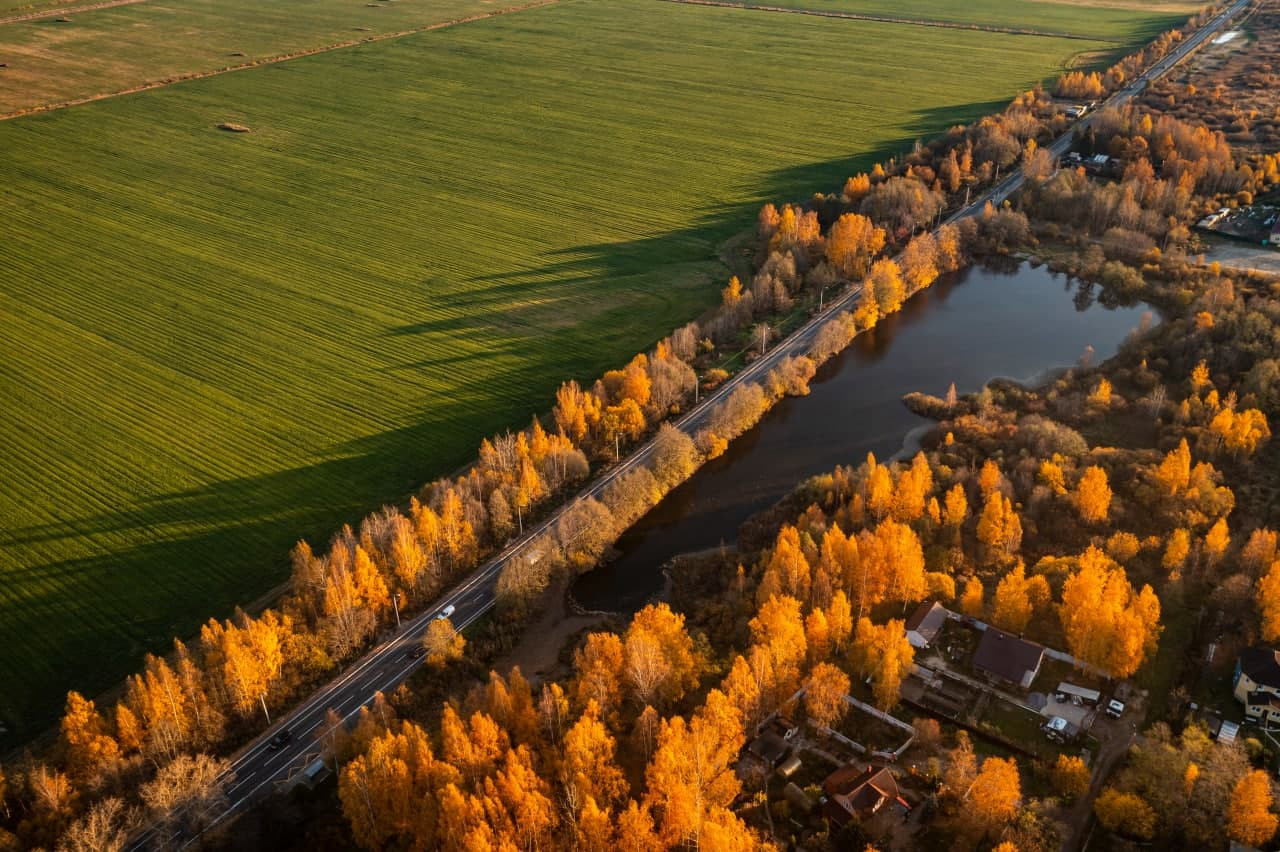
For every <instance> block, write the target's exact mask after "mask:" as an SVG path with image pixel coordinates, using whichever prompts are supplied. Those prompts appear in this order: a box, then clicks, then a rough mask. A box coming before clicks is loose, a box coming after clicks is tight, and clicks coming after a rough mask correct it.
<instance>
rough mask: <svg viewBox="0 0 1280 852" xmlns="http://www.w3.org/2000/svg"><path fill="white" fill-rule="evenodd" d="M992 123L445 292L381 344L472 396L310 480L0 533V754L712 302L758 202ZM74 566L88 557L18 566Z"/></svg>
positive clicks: (257, 484) (812, 171)
mask: <svg viewBox="0 0 1280 852" xmlns="http://www.w3.org/2000/svg"><path fill="white" fill-rule="evenodd" d="M1000 106H1001V104H993V103H975V104H969V105H964V106H956V107H949V108H942V109H936V110H927V111H920V112H918V113H916V115H915V117H914V121H913V123H912V125H911V126H910V127H909V132H908V133H906V134H904V135H903V136H902V137H901V138H899V139H898V140H896V141H895V142H893V143H891V144H888V145H884V146H881V147H879V148H878V149H876V150H874V151H870V152H867V153H865V154H860V155H858V156H851V157H843V158H837V159H832V160H826V161H822V162H812V163H807V164H802V165H797V166H794V167H791V168H787V169H782V170H779V171H776V172H774V173H772V174H770V175H768V176H767V177H766V178H765V179H764V180H763V181H762V182H760V184H759V185H754V186H750V187H726V190H725V193H724V194H725V195H735V196H738V197H741V198H743V199H745V200H743V201H740V202H732V203H719V204H713V205H708V206H707V207H706V208H705V209H704V210H702V211H700V218H699V220H698V221H697V223H696V224H695V225H693V226H691V227H689V228H685V229H681V230H678V231H673V232H670V233H663V234H657V235H653V236H648V237H645V238H642V239H638V240H631V241H623V242H616V243H602V244H593V245H581V246H578V247H576V248H573V249H571V250H566V251H561V252H557V253H554V254H548V256H547V257H546V262H545V263H544V264H543V265H542V266H540V267H538V268H536V269H533V270H527V271H523V272H518V273H513V274H509V275H493V276H487V277H484V278H481V279H478V281H479V282H480V283H483V284H484V286H483V287H478V288H460V291H459V292H456V293H455V294H451V296H450V299H451V303H450V306H449V307H450V309H451V311H450V313H451V316H450V317H449V318H447V319H441V320H436V319H432V320H430V321H419V320H415V319H414V318H413V317H405V322H404V323H403V324H402V325H399V326H396V327H393V328H391V329H389V330H388V331H387V332H386V333H387V335H388V336H389V337H395V336H412V335H425V334H431V333H436V334H438V333H440V332H447V333H449V334H451V335H455V336H457V337H458V338H460V339H467V340H469V341H474V340H477V339H480V340H484V341H485V345H486V347H487V348H486V349H485V350H484V352H485V354H486V355H487V356H493V357H492V361H491V362H487V363H486V369H487V368H488V367H489V366H492V369H491V370H488V372H486V374H485V379H484V381H482V382H475V383H471V384H467V383H465V382H463V383H460V384H457V385H456V386H454V387H451V389H450V390H449V392H448V393H447V394H445V393H439V394H436V397H437V398H436V399H433V401H432V403H431V405H430V406H429V407H428V408H425V409H424V410H422V411H421V412H419V414H418V416H417V417H416V418H415V419H414V421H413V422H412V423H411V424H409V425H406V426H403V427H399V428H389V429H385V430H384V431H381V432H379V433H377V434H373V435H370V436H368V437H364V438H361V439H358V440H354V441H350V442H347V443H345V444H342V445H339V446H334V447H329V448H325V450H324V451H323V452H322V453H321V454H320V455H321V457H320V458H318V460H316V461H315V462H314V463H311V464H306V465H302V466H298V467H295V468H291V469H286V470H277V471H273V472H271V473H268V474H264V475H260V476H249V477H232V478H227V479H223V480H219V481H214V482H209V483H208V484H206V485H204V486H202V487H198V488H191V489H185V490H181V491H172V492H168V493H159V494H155V495H153V496H150V497H144V498H141V499H139V500H137V501H135V502H133V503H131V504H129V505H123V506H118V507H114V508H110V509H107V510H104V511H101V512H98V513H95V514H87V515H81V516H74V517H65V518H63V519H60V520H58V521H56V522H51V523H45V524H40V525H31V526H27V527H24V528H17V529H15V528H3V527H0V581H2V582H3V587H7V588H8V589H11V590H14V591H13V592H12V593H9V594H6V593H5V592H4V589H3V588H0V683H4V684H5V688H4V690H3V692H4V694H3V696H0V722H3V723H5V724H7V725H8V727H9V729H10V730H9V733H8V734H7V735H4V736H3V737H0V747H5V746H8V745H11V744H17V743H18V742H21V741H22V740H23V739H24V738H25V737H27V736H29V735H30V734H32V733H34V732H36V731H37V730H39V729H40V728H41V727H43V726H45V725H48V724H50V723H51V722H52V721H53V720H54V719H55V718H56V714H57V713H58V711H59V710H60V708H61V705H62V700H63V696H64V694H65V691H66V690H67V689H78V690H80V691H82V692H84V693H86V694H90V695H92V694H95V693H97V692H98V691H100V690H102V689H105V688H108V687H111V686H113V685H115V684H117V683H118V682H119V681H120V680H121V679H122V678H123V677H124V676H125V675H127V674H129V673H131V672H133V671H135V670H137V668H138V667H139V665H140V664H141V661H142V657H143V655H144V653H146V652H164V651H166V650H167V649H168V648H169V647H170V643H171V640H172V637H173V636H180V637H188V638H189V637H191V636H193V635H194V634H196V633H197V631H198V629H199V625H200V624H201V623H203V622H205V621H207V620H208V619H209V618H210V617H217V618H225V617H227V616H228V615H230V614H231V612H232V610H233V609H234V607H235V606H236V605H237V604H246V603H249V602H251V601H253V600H254V599H256V598H258V597H259V596H261V595H262V594H263V593H265V592H267V591H268V590H270V589H272V588H274V587H275V586H276V585H278V584H279V583H280V582H282V581H283V580H284V579H286V578H287V576H288V552H289V549H290V548H291V547H292V545H293V544H294V542H296V541H297V540H298V539H300V538H305V539H307V540H308V541H310V542H311V543H312V545H313V546H314V548H315V549H316V550H318V551H322V550H325V549H327V543H328V541H329V539H330V537H331V536H332V535H333V534H334V533H335V532H336V531H337V530H338V529H339V528H340V526H341V525H342V524H343V523H351V524H352V525H353V526H354V525H357V524H358V523H359V522H360V520H361V518H362V517H364V516H365V515H366V514H368V513H369V512H371V511H373V510H375V509H377V508H378V507H379V506H380V505H383V504H385V503H398V504H402V503H403V502H405V501H406V499H407V496H408V495H409V494H411V493H414V492H415V491H416V490H417V489H418V488H420V487H421V486H422V485H423V484H425V483H427V482H428V481H430V480H431V479H433V478H436V477H439V476H441V475H447V474H448V473H449V472H450V471H452V470H455V469H456V468H457V467H458V466H459V465H461V464H463V463H465V462H467V461H469V460H470V459H472V458H473V457H474V454H475V448H476V446H477V445H478V443H479V441H480V439H481V438H482V437H484V436H485V435H489V434H493V433H495V432H497V431H500V430H502V429H504V428H519V427H522V426H524V425H525V424H527V423H528V422H529V418H530V417H531V416H532V415H533V414H534V413H546V412H547V411H549V410H550V408H551V406H552V404H553V402H554V391H555V388H556V387H557V386H558V385H559V384H560V382H561V381H563V380H565V379H567V378H577V379H579V380H590V379H592V378H594V377H595V376H597V375H599V373H600V372H601V371H603V370H604V369H606V368H610V367H614V366H618V365H620V364H621V363H622V362H623V361H625V360H626V358H629V357H630V356H631V354H633V353H634V352H636V351H640V350H642V349H645V348H647V347H649V346H651V345H652V344H653V342H654V341H655V340H656V339H657V338H658V337H660V336H662V335H663V334H665V333H666V332H668V331H669V330H670V328H672V327H675V326H676V325H678V324H681V323H683V322H685V321H687V320H688V319H692V317H691V316H688V315H687V313H688V305H689V304H690V303H691V297H690V295H689V294H690V293H691V292H696V293H697V296H696V299H693V301H697V303H698V304H702V305H710V304H712V303H713V302H714V301H715V299H716V295H717V293H718V290H719V288H720V286H722V284H723V280H722V279H723V277H725V275H726V274H727V273H725V272H724V269H723V267H721V266H719V265H718V264H717V263H716V253H717V252H718V251H719V250H720V248H721V247H722V245H723V243H724V242H725V241H726V240H727V239H728V238H730V237H732V236H733V235H735V234H737V233H740V232H742V231H744V230H748V229H751V228H752V227H753V226H754V222H755V219H756V215H757V213H758V210H759V207H760V205H761V203H762V202H763V201H765V200H768V201H774V202H779V203H780V202H784V201H799V200H804V199H807V198H809V197H810V196H811V195H812V194H813V193H814V192H839V190H840V187H841V186H842V184H843V182H844V180H845V178H847V177H848V176H850V175H852V174H855V173H857V172H859V171H865V170H868V169H869V168H870V167H871V166H872V165H873V164H874V163H875V162H877V161H879V160H882V159H885V158H887V157H889V156H892V155H898V156H901V155H903V154H905V153H907V152H909V151H910V150H911V147H912V144H913V143H914V142H915V140H916V138H918V137H920V138H927V137H928V136H931V135H937V134H938V133H939V132H940V131H942V130H944V129H945V128H946V127H948V126H950V125H952V124H956V123H961V122H963V121H967V120H972V119H973V118H974V117H976V116H978V115H982V114H984V113H986V112H990V111H992V110H993V109H997V108H999V107H1000ZM602 215H607V213H602ZM656 285H661V286H656ZM679 288H683V289H682V290H681V292H680V293H678V294H677V293H675V292H674V291H675V290H676V289H679ZM584 299H585V300H588V301H586V302H584ZM516 302H519V304H520V306H519V307H517V308H513V307H512V305H513V303H516ZM584 304H588V305H589V307H590V310H588V311H584V310H583V308H582V306H583V305H584ZM682 311H683V313H682ZM663 323H667V324H666V325H663ZM549 337H550V338H551V344H550V345H549V341H548V338H549ZM476 351H477V350H476V349H475V348H474V347H472V348H470V349H468V348H467V347H459V350H458V352H450V351H447V348H442V349H441V350H440V351H439V352H437V351H436V350H434V349H432V350H429V351H428V352H426V353H424V354H425V355H426V356H428V357H423V358H420V359H416V358H415V359H413V360H405V361H404V362H403V363H399V364H394V365H392V366H390V367H387V368H384V369H391V370H396V371H407V372H413V373H418V374H421V375H424V376H426V375H432V374H435V373H439V372H442V371H448V370H450V369H456V368H457V366H458V364H459V363H460V362H469V361H472V360H473V359H474V358H475V357H476V354H475V353H476ZM459 423H465V424H466V428H459V425H458V424H459ZM72 549H74V550H76V551H78V552H82V553H88V554H94V555H89V556H85V557H83V558H76V559H64V560H61V561H59V560H57V559H56V558H48V559H45V560H39V561H33V560H32V558H31V556H30V554H54V553H59V552H60V551H63V550H72ZM18 553H21V554H22V558H21V559H19V558H15V557H16V555H17V554H18ZM33 661H34V662H33Z"/></svg>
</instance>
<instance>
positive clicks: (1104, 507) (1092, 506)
mask: <svg viewBox="0 0 1280 852" xmlns="http://www.w3.org/2000/svg"><path fill="white" fill-rule="evenodd" d="M1075 504H1076V509H1078V510H1079V512H1080V517H1081V519H1082V520H1084V521H1085V522H1086V523H1098V522H1100V521H1105V520H1106V519H1107V512H1108V510H1109V509H1110V508H1111V486H1110V485H1108V484H1107V472H1106V471H1105V470H1103V469H1102V468H1100V467H1097V466H1096V465H1095V466H1091V467H1089V468H1088V469H1086V470H1085V472H1084V474H1083V475H1082V476H1081V477H1080V482H1079V483H1077V485H1076V494H1075Z"/></svg>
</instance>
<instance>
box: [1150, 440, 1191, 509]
mask: <svg viewBox="0 0 1280 852" xmlns="http://www.w3.org/2000/svg"><path fill="white" fill-rule="evenodd" d="M1155 479H1156V482H1158V483H1159V484H1160V487H1161V489H1163V490H1164V492H1165V494H1167V495H1168V496H1169V497H1176V496H1178V495H1179V494H1181V493H1182V492H1184V491H1186V490H1187V485H1188V483H1190V481H1191V449H1190V448H1189V447H1188V446H1187V439H1186V438H1183V439H1182V440H1181V441H1180V442H1179V443H1178V446H1177V447H1176V448H1174V449H1172V450H1170V451H1169V452H1168V454H1167V455H1165V457H1164V461H1162V462H1160V465H1159V466H1158V467H1157V468H1156V471H1155Z"/></svg>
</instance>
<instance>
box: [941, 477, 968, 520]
mask: <svg viewBox="0 0 1280 852" xmlns="http://www.w3.org/2000/svg"><path fill="white" fill-rule="evenodd" d="M944 505H945V509H944V511H943V515H942V517H943V518H944V520H946V522H947V525H948V526H951V527H959V526H960V525H961V524H963V523H964V520H965V518H967V517H968V516H969V500H968V498H967V497H965V494H964V486H962V485H960V483H956V484H955V485H953V486H951V489H950V490H949V491H948V492H947V498H946V501H945V504H944Z"/></svg>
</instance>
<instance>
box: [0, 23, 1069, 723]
mask: <svg viewBox="0 0 1280 852" xmlns="http://www.w3.org/2000/svg"><path fill="white" fill-rule="evenodd" d="M1081 44H1082V43H1081V42H1078V41H1055V40H1052V39H1044V38H1035V39H1034V41H1033V43H1028V41H1026V40H1025V37H1017V36H1007V35H993V34H988V33H975V32H966V31H954V30H943V29H929V28H921V27H911V26H901V27H900V26H889V25H882V24H867V23H858V22H848V21H833V20H830V19H822V18H813V17H806V16H799V15H766V14H762V13H753V12H743V11H738V10H730V9H712V8H705V7H692V6H676V5H672V4H666V3H658V2H653V0H614V1H613V2H609V3H604V2H589V0H580V1H579V2H567V3H564V4H561V5H556V6H551V7H546V8H544V9H540V10H536V11H529V12H522V13H519V14H514V15H507V16H503V17H499V18H493V19H489V20H487V21H484V22H482V23H478V24H470V25H465V26H460V27H454V28H450V29H446V30H439V31H436V32H432V33H428V34H423V35H419V36H410V37H406V38H402V39H396V40H392V41H386V42H381V43H379V44H376V45H368V46H363V47H356V48H351V49H348V50H343V51H337V52H333V53H327V54H323V55H318V56H315V57H311V58H307V59H302V60H296V61H291V62H287V63H280V64H276V65H271V66H267V67H264V68H261V69H257V70H254V71H248V72H243V73H237V74H229V75H224V76H220V77H212V78H207V79H204V80H199V81H194V82H191V83H184V84H181V85H177V86H173V87H168V88H165V89H159V90H155V91H151V92H147V93H145V94H141V95H132V96H126V97H121V98H114V99H110V100H106V101H100V102H97V103H94V104H91V105H88V106H84V107H77V108H74V109H68V110H61V111H57V112H51V113H44V114H39V115H34V116H30V117H26V118H21V119H16V120H13V121H9V122H3V123H0V171H3V173H4V174H5V176H6V180H5V181H4V184H3V185H2V186H0V206H2V207H3V209H4V210H5V211H6V220H5V225H4V228H5V244H4V247H3V250H2V251H0V322H3V324H4V327H5V328H6V330H7V333H6V334H5V335H0V398H3V399H5V401H6V404H7V415H6V418H5V419H4V421H3V422H2V423H0V518H3V519H4V524H3V528H2V529H0V683H3V684H4V689H3V692H2V693H0V717H2V718H3V719H5V720H6V721H9V722H12V723H16V724H17V725H19V726H20V725H22V724H28V725H29V724H34V723H38V722H43V721H47V720H48V718H49V716H50V713H51V712H52V711H53V710H54V709H55V708H56V707H57V705H58V703H59V701H60V695H61V692H62V691H63V690H65V689H67V688H68V687H74V688H78V689H81V690H84V691H88V692H92V691H94V690H96V689H98V688H100V687H104V686H106V685H109V684H111V683H113V682H115V681H116V680H117V679H118V678H119V677H120V676H121V675H122V674H124V673H125V672H126V671H129V670H131V669H133V668H134V667H135V666H136V665H137V663H138V660H139V657H140V655H141V653H142V652H143V651H144V650H147V649H156V648H161V647H163V646H164V644H165V642H166V641H167V638H168V637H169V636H171V635H174V634H177V635H187V634H189V633H191V632H192V630H193V629H194V627H195V626H196V625H197V623H198V622H200V621H202V620H203V619H205V618H207V617H209V616H211V615H215V614H225V613H227V612H228V611H229V609H230V608H231V606H232V605H233V604H235V603H236V602H243V601H246V600H250V599H252V598H253V597H254V596H255V595H257V594H260V593H262V592H263V591H264V590H266V589H269V588H270V587H272V586H273V585H274V584H276V583H278V582H279V581H280V580H281V579H282V577H283V576H284V575H285V573H286V567H285V555H286V553H287V550H288V548H289V547H290V546H291V544H292V543H293V541H294V540H295V539H296V538H297V537H298V536H308V537H312V538H315V537H323V536H325V535H327V534H328V533H329V532H331V531H333V530H334V529H335V528H336V526H337V525H338V524H339V523H341V522H342V521H345V520H353V519H355V518H358V517H359V516H360V515H361V513H363V512H364V511H367V510H369V509H371V508H373V507H375V506H376V505H378V504H379V503H381V502H383V501H387V500H392V499H396V498H397V497H399V496H401V495H404V494H405V493H407V492H408V491H409V490H410V489H411V488H412V487H413V486H414V485H415V484H417V483H421V482H423V481H425V480H427V479H428V478H430V477H432V476H435V475H438V474H440V473H443V472H445V471H448V470H449V469H451V468H452V467H454V466H455V465H457V464H458V463H460V462H461V461H463V460H464V459H466V458H467V457H469V456H470V454H471V453H472V452H473V450H474V447H475V444H476V442H477V440H478V438H479V437H480V436H481V435H482V434H484V433H486V432H490V431H493V430H496V429H498V428H500V427H502V426H504V425H507V424H513V423H517V424H518V423H521V422H524V421H526V420H527V418H528V417H529V416H530V414H531V413H533V412H535V411H539V410H546V409H547V408H549V407H550V403H551V394H552V391H553V390H554V388H555V386H556V385H557V384H558V383H559V382H560V381H561V380H562V379H564V378H566V377H570V376H574V377H580V378H586V377H590V376H593V375H595V374H596V373H597V372H598V371H599V370H601V369H602V368H604V367H606V366H611V365H616V364H618V363H620V362H622V361H623V360H625V359H626V358H627V357H629V356H630V355H631V354H632V353H634V352H635V351H637V350H639V349H641V348H643V347H646V346H647V345H649V344H651V343H652V342H653V340H655V339H656V338H657V337H658V336H660V335H661V334H663V333H665V331H666V330H668V329H670V328H671V327H673V326H674V325H676V324H677V323H679V322H682V321H684V320H687V319H688V318H689V317H691V316H693V315H695V314H696V313H697V312H698V310H699V309H700V308H702V307H704V306H706V305H707V304H709V303H710V302H711V301H712V300H714V299H715V297H716V288H717V286H718V285H719V283H720V281H721V278H722V275H723V267H721V266H720V265H719V263H717V262H716V261H715V260H714V257H715V255H716V250H717V247H718V246H719V245H720V244H721V243H722V242H723V241H724V240H725V239H726V238H727V237H729V236H730V235H732V234H733V233H735V232H738V231H739V230H741V229H742V228H744V227H746V226H749V225H750V223H751V222H752V221H753V220H754V216H755V213H756V210H757V209H758V205H759V204H760V203H761V202H762V201H763V200H765V199H780V198H794V197H800V196H803V195H806V194H808V193H809V192H811V191H812V190H813V189H814V188H816V187H821V186H838V185H839V183H840V182H841V181H842V180H843V178H844V177H845V176H847V175H848V174H850V173H852V172H854V171H856V170H858V169H860V168H866V167H867V166H868V165H869V164H870V162H871V161H872V159H873V158H877V157H883V156H885V155H886V154H887V153H890V152H892V151H901V150H903V149H905V148H906V147H908V146H909V145H910V144H911V142H912V141H913V140H914V139H916V138H918V137H922V136H928V135H930V134H933V133H936V132H938V131H940V130H942V129H943V128H945V127H947V126H949V125H952V124H955V123H957V122H962V121H966V120H970V119H973V118H975V117H977V116H978V115H980V114H982V113H984V112H987V111H990V110H991V109H992V108H994V107H996V106H998V105H999V104H1001V103H1003V101H1004V100H1006V99H1007V98H1008V97H1009V96H1010V95H1011V94H1012V93H1014V92H1015V91H1017V90H1018V89H1020V88H1021V87H1025V86H1027V85H1029V84H1031V83H1033V82H1035V81H1037V80H1040V79H1042V78H1044V77H1045V76H1046V75H1052V74H1053V73H1054V72H1055V71H1056V69H1057V68H1058V67H1060V66H1061V64H1062V63H1063V61H1064V60H1065V59H1066V58H1067V57H1068V56H1069V55H1071V54H1072V53H1073V52H1075V51H1077V50H1080V49H1081ZM1085 46H1089V45H1088V44H1087V43H1086V45H1085ZM224 121H231V122H236V123H239V124H243V125H246V126H248V127H249V128H250V129H251V131H252V132H250V133H245V134H231V133H225V132H221V131H219V130H217V129H215V125H216V124H217V123H219V122H224Z"/></svg>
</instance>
